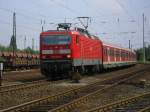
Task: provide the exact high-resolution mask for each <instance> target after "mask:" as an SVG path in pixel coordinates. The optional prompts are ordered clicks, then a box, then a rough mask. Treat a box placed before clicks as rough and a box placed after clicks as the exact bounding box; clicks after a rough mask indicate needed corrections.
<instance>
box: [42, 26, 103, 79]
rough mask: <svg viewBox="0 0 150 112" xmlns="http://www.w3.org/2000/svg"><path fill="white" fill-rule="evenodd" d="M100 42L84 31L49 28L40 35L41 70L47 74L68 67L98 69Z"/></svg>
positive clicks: (64, 71)
mask: <svg viewBox="0 0 150 112" xmlns="http://www.w3.org/2000/svg"><path fill="white" fill-rule="evenodd" d="M101 49H102V42H101V41H100V40H99V39H98V38H97V37H94V36H91V35H89V34H88V32H87V31H85V30H83V29H80V28H76V29H75V30H50V31H46V32H42V33H41V35H40V59H41V72H42V74H44V75H46V76H47V77H49V78H55V77H62V76H61V75H62V74H63V73H68V72H70V71H79V72H85V70H87V71H88V70H91V69H92V70H94V69H97V70H99V68H100V66H102V52H101Z"/></svg>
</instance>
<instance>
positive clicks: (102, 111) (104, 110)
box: [86, 92, 150, 112]
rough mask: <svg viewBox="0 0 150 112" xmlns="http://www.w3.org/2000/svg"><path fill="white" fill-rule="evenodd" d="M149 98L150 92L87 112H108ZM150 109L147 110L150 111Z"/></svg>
mask: <svg viewBox="0 0 150 112" xmlns="http://www.w3.org/2000/svg"><path fill="white" fill-rule="evenodd" d="M149 96H150V92H148V93H143V94H140V95H136V96H134V97H130V98H126V99H123V100H120V101H116V102H113V103H110V104H107V105H104V106H100V107H96V108H94V109H91V110H89V111H86V112H108V111H110V110H112V109H114V108H117V107H121V106H125V105H127V104H129V103H132V102H135V101H137V100H139V99H141V98H144V97H149ZM149 108H150V107H149ZM149 108H147V109H149ZM147 109H146V110H147ZM139 112H145V111H144V110H143V111H139Z"/></svg>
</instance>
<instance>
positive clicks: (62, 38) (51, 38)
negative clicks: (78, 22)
mask: <svg viewBox="0 0 150 112" xmlns="http://www.w3.org/2000/svg"><path fill="white" fill-rule="evenodd" d="M69 43H70V37H69V36H67V35H48V36H44V37H43V38H42V44H45V45H58V44H69Z"/></svg>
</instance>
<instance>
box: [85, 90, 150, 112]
mask: <svg viewBox="0 0 150 112" xmlns="http://www.w3.org/2000/svg"><path fill="white" fill-rule="evenodd" d="M149 111H150V92H148V93H143V94H140V95H136V96H134V97H129V98H126V99H122V100H119V101H116V102H113V103H110V104H107V105H104V106H100V107H97V108H94V109H91V110H89V111H86V112H149Z"/></svg>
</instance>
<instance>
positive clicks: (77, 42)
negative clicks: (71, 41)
mask: <svg viewBox="0 0 150 112" xmlns="http://www.w3.org/2000/svg"><path fill="white" fill-rule="evenodd" d="M76 44H78V35H76Z"/></svg>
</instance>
